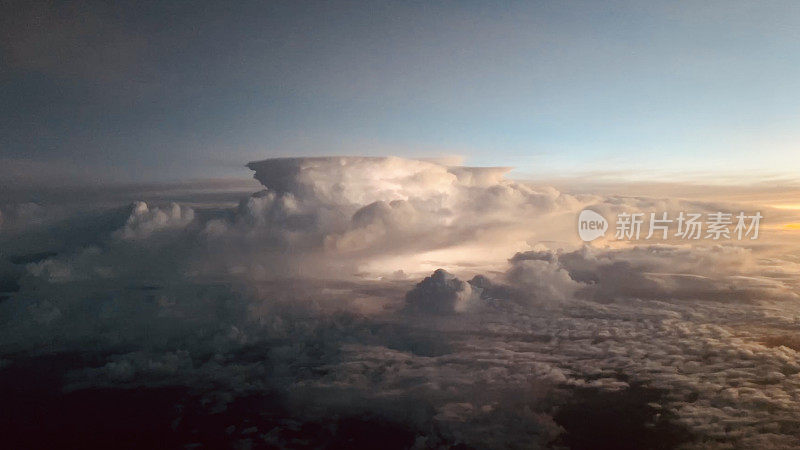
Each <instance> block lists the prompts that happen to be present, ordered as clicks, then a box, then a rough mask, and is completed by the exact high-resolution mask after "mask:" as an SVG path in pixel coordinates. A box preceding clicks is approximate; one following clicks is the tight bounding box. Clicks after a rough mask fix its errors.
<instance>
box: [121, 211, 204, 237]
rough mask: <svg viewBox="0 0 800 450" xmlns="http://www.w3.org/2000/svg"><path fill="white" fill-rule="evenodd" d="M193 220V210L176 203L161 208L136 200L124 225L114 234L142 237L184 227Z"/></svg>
mask: <svg viewBox="0 0 800 450" xmlns="http://www.w3.org/2000/svg"><path fill="white" fill-rule="evenodd" d="M193 220H194V210H192V209H191V208H189V207H186V206H183V207H182V206H181V205H179V204H177V203H172V204H170V205H169V207H167V208H163V209H162V208H158V207H155V208H150V207H149V206H147V203H145V202H136V203H134V204H133V206H132V210H131V214H130V216H129V217H128V220H127V222H126V223H125V226H124V227H123V228H122V229H121V230H119V231H117V233H116V234H117V236H119V237H120V238H121V239H128V240H133V239H144V238H147V237H150V235H151V234H153V233H155V232H158V231H162V230H170V229H179V228H184V227H185V226H187V225H188V224H190V223H191V222H192V221H193Z"/></svg>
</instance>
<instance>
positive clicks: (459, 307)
mask: <svg viewBox="0 0 800 450" xmlns="http://www.w3.org/2000/svg"><path fill="white" fill-rule="evenodd" d="M479 302H480V288H475V287H473V286H472V285H471V284H470V283H466V282H464V281H461V280H459V279H458V278H456V277H455V276H453V275H452V274H450V273H447V271H445V270H442V269H439V270H437V271H435V272H434V273H433V275H431V276H429V277H427V278H425V279H424V280H422V281H420V282H419V283H418V284H417V285H416V286H415V287H414V289H412V290H410V291H409V292H408V293H407V294H406V309H407V310H408V311H410V312H414V313H430V314H451V313H460V312H465V311H468V310H470V309H475V308H476V307H477V306H479Z"/></svg>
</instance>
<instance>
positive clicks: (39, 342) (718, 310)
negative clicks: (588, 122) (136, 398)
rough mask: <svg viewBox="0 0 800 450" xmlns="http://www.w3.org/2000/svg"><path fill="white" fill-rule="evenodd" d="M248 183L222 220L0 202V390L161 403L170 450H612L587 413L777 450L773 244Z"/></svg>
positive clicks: (367, 167)
mask: <svg viewBox="0 0 800 450" xmlns="http://www.w3.org/2000/svg"><path fill="white" fill-rule="evenodd" d="M249 166H250V167H251V168H252V169H253V170H255V173H256V174H255V176H256V178H257V179H259V180H260V182H261V183H262V184H263V185H264V188H265V189H264V190H262V191H260V192H258V193H255V194H253V195H251V196H249V197H246V198H243V199H242V200H241V202H240V203H239V204H238V206H233V207H226V206H220V205H219V204H217V203H213V202H212V203H204V202H202V201H199V200H198V201H195V202H192V205H189V204H187V203H170V202H164V203H163V204H162V203H158V202H155V203H154V202H149V203H145V202H136V203H133V204H130V205H113V206H104V207H102V208H101V207H99V206H98V207H95V208H91V207H87V206H86V205H83V206H82V207H81V208H77V207H76V208H74V209H70V206H69V205H61V206H58V207H54V206H51V205H38V204H10V203H9V204H4V205H0V210H2V216H0V217H3V219H4V222H3V223H2V225H0V226H2V228H0V241H2V247H0V248H2V250H0V251H1V252H2V262H1V263H0V321H2V324H3V327H2V328H0V378H2V379H3V380H6V381H7V382H9V383H22V384H23V385H24V383H25V381H24V377H22V378H21V375H19V374H23V373H27V372H25V371H26V370H33V369H30V368H32V367H39V366H38V365H37V364H44V362H43V361H50V362H48V363H47V364H51V365H52V372H53V373H54V374H57V375H54V378H53V379H51V380H50V381H48V383H50V385H49V386H50V388H49V389H55V392H57V394H52V395H62V396H66V397H64V398H67V399H69V398H78V397H76V396H80V395H83V394H82V393H85V392H95V391H90V390H89V389H90V388H91V389H95V390H96V389H101V390H108V392H117V393H119V392H123V391H121V390H123V389H131V388H136V389H139V390H142V391H144V390H152V391H153V392H155V391H156V390H163V389H173V388H175V387H176V386H177V387H180V389H185V393H184V394H181V395H185V396H188V397H186V398H190V399H192V400H186V399H184V400H183V402H184V403H181V404H189V403H191V404H193V405H195V406H192V408H191V409H190V410H187V409H186V408H183V407H181V408H183V409H180V408H178V409H176V410H175V411H178V412H176V413H175V414H174V416H171V417H170V419H169V420H175V421H177V422H175V423H183V424H186V425H185V427H188V428H185V429H184V428H182V427H184V425H180V426H179V425H175V426H174V427H173V428H172V429H173V431H174V432H175V433H183V431H181V430H185V431H186V434H185V435H184V434H179V435H176V436H177V437H176V439H179V440H181V443H183V444H190V443H192V442H191V439H192V437H191V436H199V434H196V433H195V434H192V433H193V432H192V431H191V430H192V429H193V428H192V427H200V425H198V424H199V423H200V422H198V421H204V420H209V421H210V422H209V423H213V424H218V423H221V422H220V421H229V422H230V423H227V424H226V425H225V427H221V428H219V429H218V430H217V428H214V427H215V426H216V425H213V426H210V427H208V428H207V429H208V430H217V431H218V434H215V435H213V436H211V435H210V434H209V435H204V436H206V437H205V438H204V439H209V441H207V443H208V442H212V441H213V439H223V440H225V441H226V442H236V443H238V444H240V445H256V446H258V445H273V446H279V447H280V446H283V447H295V446H297V445H299V444H298V442H299V441H297V439H311V438H310V437H309V436H311V435H315V436H319V439H326V440H327V441H324V442H323V441H320V442H316V444H318V445H322V446H324V445H333V444H331V443H332V442H368V441H369V439H371V438H370V434H369V433H368V432H367V431H365V430H366V429H370V428H375V427H377V428H378V429H381V430H395V431H394V432H397V433H398V442H403V443H404V446H406V447H416V448H432V447H440V446H450V445H456V444H465V445H468V446H473V447H481V448H506V447H509V446H524V447H529V448H530V447H533V448H538V447H546V446H548V445H550V446H552V445H567V446H572V447H575V448H580V446H581V443H582V442H583V443H587V442H588V443H595V444H597V445H601V444H603V443H609V445H612V443H613V441H609V440H608V439H611V438H610V437H609V436H607V435H605V434H604V433H605V431H604V428H607V427H603V426H600V425H599V424H602V423H604V422H603V421H604V420H610V419H609V418H610V417H611V418H613V420H614V421H615V422H616V423H624V424H626V425H625V427H627V428H625V430H624V431H625V432H628V433H630V434H631V436H636V438H632V440H631V442H632V445H633V443H635V444H636V445H639V446H652V445H655V443H658V442H661V443H669V445H673V444H674V445H677V444H683V445H687V446H689V447H698V448H703V447H731V446H741V447H751V448H752V447H762V448H763V447H768V446H772V447H779V446H786V447H790V446H796V445H797V444H798V437H797V434H796V431H795V430H796V429H797V427H798V425H800V423H798V419H797V412H798V411H800V397H798V396H797V395H796V392H798V388H799V387H800V386H798V384H800V378H799V377H800V365H798V363H797V361H798V354H797V350H798V345H797V342H798V336H796V333H795V330H796V327H797V317H800V309H798V308H797V306H796V303H797V300H798V289H797V282H796V280H797V274H798V273H800V265H799V264H800V257H798V256H797V255H798V253H796V248H795V247H791V246H789V245H786V244H784V245H783V246H782V247H780V246H776V245H774V242H775V241H771V240H770V239H777V238H775V237H774V234H771V232H770V231H769V230H765V231H764V235H765V238H764V239H765V240H764V241H763V243H762V242H759V245H751V244H750V243H748V246H743V245H729V244H720V243H711V244H708V245H699V244H696V245H687V244H686V243H682V242H675V241H666V242H663V243H659V244H651V245H637V244H636V243H615V242H611V241H600V242H597V243H594V244H593V245H591V246H583V245H582V244H581V243H580V241H579V240H578V237H577V233H576V230H575V220H576V217H577V214H578V212H579V211H580V210H581V209H583V208H585V207H592V208H593V209H595V210H597V211H598V212H601V213H602V214H604V215H606V217H609V216H610V215H613V214H614V213H615V212H616V211H623V210H625V211H647V210H648V209H654V208H662V209H663V210H670V211H673V210H681V209H684V208H696V209H698V211H706V210H708V211H713V210H715V209H716V208H719V207H721V206H722V205H720V204H706V203H689V202H682V201H678V200H663V199H653V198H629V197H612V196H595V195H586V194H565V193H562V192H560V191H558V190H556V189H553V188H548V187H534V186H531V185H529V184H527V183H524V182H519V181H512V180H507V179H505V178H504V176H503V174H504V173H505V169H477V168H467V167H449V166H445V165H442V164H438V163H433V162H427V161H416V160H404V159H400V158H360V157H355V158H349V157H331V158H308V159H305V158H304V159H300V158H296V159H280V160H267V161H261V162H254V163H250V165H249ZM737 206H739V205H737ZM742 207H743V206H742ZM64 355H80V356H79V357H77V358H75V357H65V356H64ZM52 361H56V362H52ZM4 374H5V375H4ZM15 374H17V375H15ZM3 377H5V378H3ZM32 379H33V378H32ZM31 382H32V381H31ZM53 386H55V387H53ZM4 392H5V391H4ZM9 392H13V390H9ZM48 392H49V391H48ZM159 392H160V391H159ZM181 392H184V391H181ZM43 395H44V394H43ZM48 395H49V394H48ZM115 395H121V394H115ZM14 398H16V397H14ZM54 398H55V397H54ZM165 398H166V397H165ZM248 399H249V400H250V401H253V399H259V400H258V401H259V402H266V403H264V404H268V405H270V406H269V408H267V409H269V410H270V411H277V412H276V413H275V415H274V416H269V417H267V416H264V415H263V414H260V413H258V411H260V410H263V409H264V408H261V407H255V406H253V407H245V406H242V405H243V403H242V402H245V403H246V402H247V401H248ZM13 401H15V400H13V398H12V402H13ZM19 401H20V402H21V401H22V400H19ZM53 401H56V400H53ZM65 401H66V400H65ZM87 401H88V400H87ZM176 402H177V400H176ZM186 402H189V403H186ZM192 402H196V403H192ZM176 404H177V403H176ZM614 405H617V406H616V407H615V406H614ZM619 405H624V407H619ZM602 411H606V412H607V414H606V415H603V414H601V412H602ZM585 423H597V424H598V426H596V427H592V426H586V425H582V424H585ZM618 426H620V427H622V425H618ZM230 427H233V428H230ZM314 427H320V429H324V430H327V431H325V432H319V433H314V432H312V431H310V430H312V429H313V428H314ZM200 428H203V427H200ZM225 430H229V431H225ZM246 430H249V431H246ZM304 430H305V431H304ZM208 432H209V433H212V432H211V431H208ZM386 432H387V433H389V432H392V431H386ZM214 433H216V431H215V432H214ZM201 434H202V433H201ZM183 439H186V441H183ZM354 439H355V440H356V441H354ZM358 439H361V440H360V441H358ZM604 439H605V440H604ZM214 442H216V441H214ZM308 442H311V441H307V443H308ZM325 442H327V444H325ZM248 443H249V444H248ZM665 445H666V444H665Z"/></svg>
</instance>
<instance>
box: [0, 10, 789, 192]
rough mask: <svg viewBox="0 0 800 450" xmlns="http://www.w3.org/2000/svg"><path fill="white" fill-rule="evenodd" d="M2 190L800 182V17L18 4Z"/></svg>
mask: <svg viewBox="0 0 800 450" xmlns="http://www.w3.org/2000/svg"><path fill="white" fill-rule="evenodd" d="M1 16H2V19H0V20H2V22H1V23H0V30H2V31H0V49H1V51H2V53H1V55H2V56H1V57H0V85H1V86H2V88H0V110H1V111H0V113H1V114H2V117H3V119H4V120H3V121H2V122H0V161H2V167H0V181H2V182H5V183H17V184H19V183H23V184H24V183H34V184H36V183H55V184H66V183H75V182H80V183H83V182H98V181H101V182H153V181H175V180H183V179H198V178H219V177H247V176H249V173H250V172H249V171H248V170H247V169H245V168H244V164H245V163H247V162H248V161H251V160H259V159H265V158H270V157H280V156H317V155H368V156H386V155H396V156H402V157H429V156H445V155H457V156H460V157H462V158H463V159H464V162H465V164H468V165H478V166H489V165H493V166H498V165H499V166H513V167H515V169H516V171H515V172H514V173H515V174H518V175H525V176H534V177H536V176H540V177H558V176H572V175H580V174H586V173H610V174H613V175H614V176H615V177H618V178H625V177H631V178H637V179H642V178H643V179H660V180H671V179H675V178H676V177H677V178H681V177H683V178H686V177H695V178H698V179H700V178H702V179H705V180H708V179H709V178H725V179H726V180H729V181H730V180H734V182H742V180H752V181H758V180H761V179H764V178H765V177H766V178H769V177H778V178H781V177H783V178H786V177H789V178H791V177H792V176H793V174H794V173H796V172H797V170H798V169H800V156H798V155H800V152H798V151H797V149H796V142H798V137H800V136H798V131H797V130H798V129H800V128H799V127H798V126H797V125H798V121H799V120H800V116H799V115H798V113H799V112H800V107H799V106H798V105H800V101H798V100H800V61H798V59H799V58H800V51H799V50H800V48H798V47H799V46H800V26H798V24H800V4H798V3H796V2H790V1H773V2H766V3H761V2H760V3H753V2H737V1H725V2H722V1H711V2H669V1H663V2H592V1H587V2H580V1H564V2H554V1H553V2H508V3H492V4H489V3H482V2H434V3H428V2H380V1H377V2H368V3H364V2H239V3H237V4H235V5H231V4H223V3H222V2H206V1H201V2H180V1H160V2H113V3H110V2H109V3H106V2H75V3H68V4H60V3H59V4H50V3H47V2H13V1H12V2H4V3H3V13H2V15H1Z"/></svg>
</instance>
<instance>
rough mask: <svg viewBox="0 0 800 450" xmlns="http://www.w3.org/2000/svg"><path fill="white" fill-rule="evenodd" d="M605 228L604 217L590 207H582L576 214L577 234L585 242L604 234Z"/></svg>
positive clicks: (605, 221) (606, 223) (606, 228)
mask: <svg viewBox="0 0 800 450" xmlns="http://www.w3.org/2000/svg"><path fill="white" fill-rule="evenodd" d="M606 230H608V221H607V220H606V218H605V217H603V216H601V215H600V214H598V213H596V212H594V211H592V210H591V209H584V210H583V211H581V213H580V215H578V236H580V237H581V239H583V240H584V241H585V242H590V241H593V240H595V239H597V238H599V237H600V236H602V235H604V234H606Z"/></svg>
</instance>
